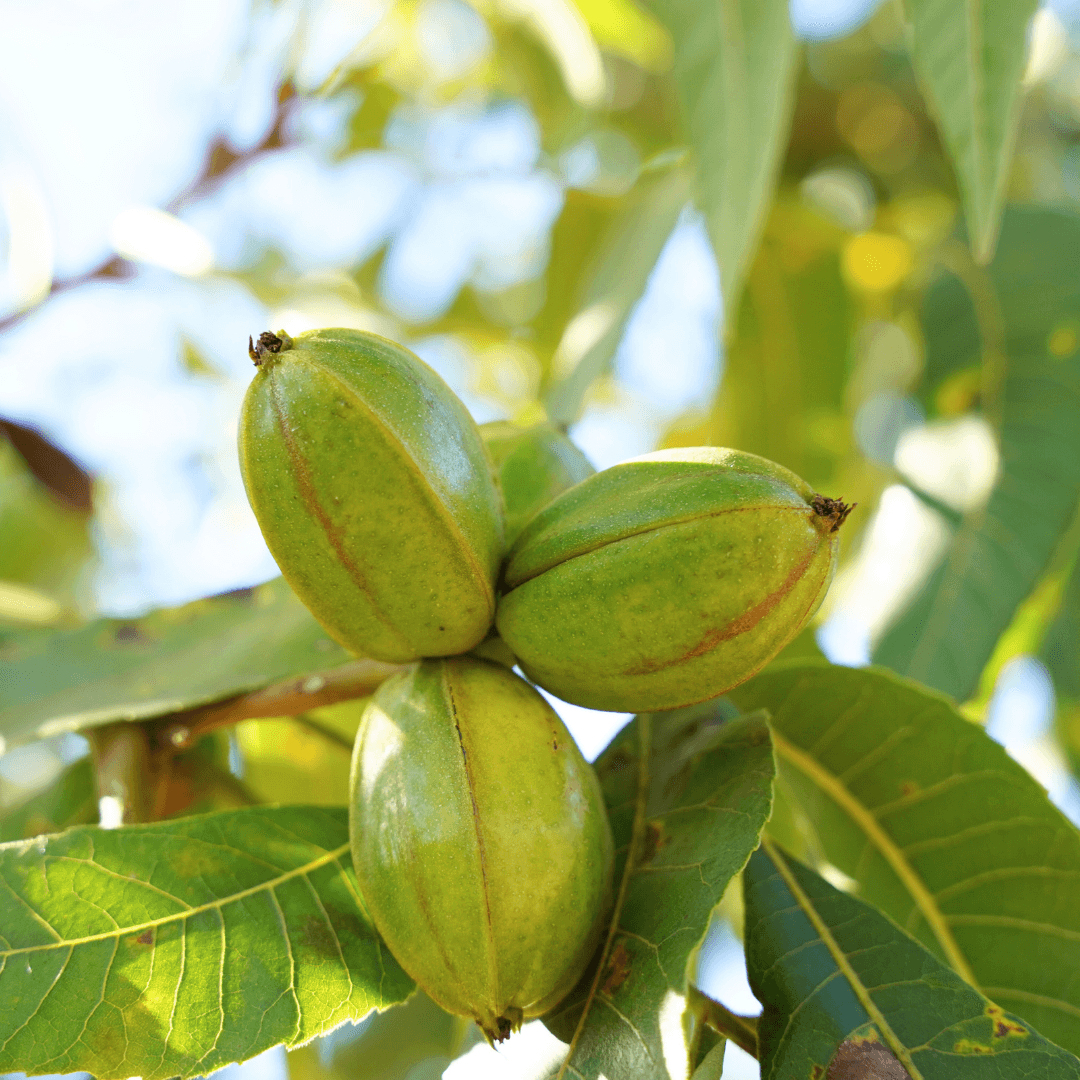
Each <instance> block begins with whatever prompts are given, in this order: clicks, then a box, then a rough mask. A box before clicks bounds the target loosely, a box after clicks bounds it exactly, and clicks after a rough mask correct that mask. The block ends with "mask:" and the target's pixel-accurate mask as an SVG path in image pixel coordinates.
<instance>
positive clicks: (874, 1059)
mask: <svg viewBox="0 0 1080 1080" xmlns="http://www.w3.org/2000/svg"><path fill="white" fill-rule="evenodd" d="M827 1078H828V1080H911V1078H910V1077H909V1076H908V1071H907V1069H905V1068H904V1066H903V1065H901V1064H900V1062H899V1061H898V1060H897V1059H896V1057H895V1055H894V1054H893V1053H892V1052H891V1051H890V1050H889V1049H887V1048H886V1047H884V1046H882V1045H881V1043H879V1042H872V1041H868V1040H858V1039H845V1040H844V1041H843V1042H842V1043H841V1044H840V1045H839V1046H838V1047H837V1048H836V1053H835V1054H834V1055H833V1059H832V1061H831V1062H829V1071H828V1074H827Z"/></svg>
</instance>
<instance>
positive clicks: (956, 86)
mask: <svg viewBox="0 0 1080 1080" xmlns="http://www.w3.org/2000/svg"><path fill="white" fill-rule="evenodd" d="M1037 7H1038V0H907V12H908V17H909V19H910V21H911V63H912V66H913V67H914V68H915V74H916V76H917V77H918V79H919V82H920V85H921V88H922V92H923V96H924V97H925V98H926V100H927V103H928V104H929V106H930V110H931V112H932V113H933V114H934V116H935V118H936V120H937V125H938V128H939V130H940V132H941V136H942V141H943V142H944V144H945V146H946V148H947V149H948V151H949V154H950V156H951V157H952V160H953V167H954V168H955V169H956V175H957V179H958V180H959V184H960V192H961V195H962V198H963V204H964V212H965V214H966V216H967V220H968V231H969V233H970V234H971V241H972V250H973V251H974V253H975V257H976V259H977V260H978V261H979V262H988V261H989V260H990V256H991V255H992V254H993V252H994V240H995V238H996V236H997V228H998V219H999V217H1000V214H1001V208H1002V205H1003V204H1004V201H1005V189H1006V185H1007V181H1008V176H1009V166H1010V164H1011V161H1012V152H1013V145H1014V143H1015V141H1016V126H1017V122H1018V120H1019V119H1020V77H1021V76H1022V75H1023V73H1024V63H1025V60H1026V57H1027V27H1028V23H1029V22H1030V21H1031V17H1032V15H1034V14H1035V9H1036V8H1037Z"/></svg>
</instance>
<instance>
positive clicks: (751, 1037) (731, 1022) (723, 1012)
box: [687, 986, 758, 1058]
mask: <svg viewBox="0 0 1080 1080" xmlns="http://www.w3.org/2000/svg"><path fill="white" fill-rule="evenodd" d="M687 1004H688V1006H689V1007H690V1008H691V1009H692V1010H693V1011H694V1012H695V1013H697V1015H698V1016H700V1017H701V1019H702V1020H704V1021H705V1023H706V1024H708V1025H709V1027H711V1028H712V1029H713V1031H716V1032H718V1033H719V1034H720V1035H723V1036H724V1038H725V1039H730V1040H731V1041H732V1042H733V1043H734V1044H735V1045H736V1046H737V1047H739V1048H740V1049H741V1050H745V1051H746V1052H747V1053H748V1054H749V1055H750V1056H751V1057H753V1058H757V1056H758V1041H757V1017H756V1016H741V1015H740V1014H739V1013H734V1012H732V1011H731V1010H730V1009H729V1008H727V1007H726V1006H725V1005H721V1004H720V1002H719V1001H714V1000H713V999H712V998H711V997H709V996H708V994H703V993H702V992H701V991H700V990H699V989H698V988H697V987H696V986H691V987H690V992H689V994H688V995H687Z"/></svg>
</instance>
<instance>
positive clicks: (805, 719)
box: [731, 664, 1080, 1051]
mask: <svg viewBox="0 0 1080 1080" xmlns="http://www.w3.org/2000/svg"><path fill="white" fill-rule="evenodd" d="M731 698H732V700H734V701H735V702H736V704H738V705H739V706H741V707H742V708H744V709H747V710H750V709H760V708H767V709H768V710H769V712H770V715H771V717H772V724H773V739H774V742H775V746H776V754H777V785H776V791H777V807H778V813H777V815H776V818H777V819H779V820H780V821H781V822H783V821H785V819H786V820H787V821H789V822H791V821H794V822H795V825H793V826H788V830H787V831H786V833H782V834H780V835H781V836H782V838H783V840H784V842H785V843H790V844H794V843H795V842H797V829H798V823H799V822H801V823H802V826H803V829H802V832H803V836H804V837H805V847H804V848H803V851H805V853H806V854H807V855H808V856H809V857H813V858H815V859H820V860H824V861H827V862H828V863H831V864H832V865H833V866H835V867H838V868H839V869H840V870H841V871H843V873H845V874H847V875H848V876H849V877H851V878H853V879H854V880H855V881H856V882H857V883H858V889H859V895H860V896H862V897H863V898H864V899H866V900H868V901H870V902H871V903H873V904H876V905H877V906H878V907H879V908H881V910H882V911H884V912H885V914H886V915H888V916H889V917H890V918H892V919H894V920H895V921H896V922H897V923H898V924H899V925H900V926H901V927H903V928H904V929H905V930H906V931H907V932H908V933H911V934H913V935H914V936H915V937H916V938H918V940H919V941H921V942H922V943H923V945H925V946H926V947H927V948H929V949H930V950H931V951H932V952H933V953H934V954H935V955H936V956H937V957H938V958H939V959H941V960H943V961H945V962H946V963H948V964H950V965H951V966H952V967H953V968H954V969H955V970H956V971H958V972H959V973H960V974H961V975H963V976H965V977H966V978H967V979H968V981H969V982H971V983H972V984H974V985H978V986H979V987H980V988H981V990H982V991H983V992H984V993H985V994H986V995H987V996H988V997H990V998H992V999H993V1000H994V1001H996V1002H998V1003H999V1004H1001V1005H1003V1006H1004V1007H1006V1008H1008V1009H1011V1010H1013V1011H1014V1012H1016V1013H1018V1014H1020V1015H1021V1016H1023V1017H1024V1018H1025V1020H1027V1021H1029V1022H1030V1023H1032V1024H1034V1025H1035V1026H1036V1027H1037V1028H1038V1029H1039V1030H1040V1031H1041V1032H1043V1033H1044V1034H1045V1035H1046V1036H1047V1037H1048V1038H1051V1039H1053V1040H1054V1041H1055V1042H1056V1043H1059V1044H1060V1045H1061V1046H1064V1047H1065V1048H1066V1049H1067V1050H1070V1051H1077V1050H1080V978H1078V977H1077V972H1078V971H1080V832H1078V831H1077V829H1076V828H1075V827H1074V826H1073V825H1072V824H1071V823H1070V822H1069V821H1068V820H1067V819H1066V818H1065V817H1064V816H1063V815H1062V814H1061V813H1060V811H1058V810H1057V808H1056V807H1054V806H1053V805H1052V804H1051V803H1050V801H1049V800H1048V799H1047V797H1046V792H1045V791H1044V790H1043V789H1042V788H1041V787H1040V786H1039V784H1038V783H1036V782H1035V780H1033V779H1032V778H1031V776H1029V775H1028V773H1027V772H1025V771H1024V769H1023V768H1021V766H1020V765H1018V764H1017V763H1016V762H1014V761H1013V760H1012V759H1011V758H1010V757H1009V756H1008V755H1007V754H1006V753H1005V751H1004V749H1002V747H1000V746H999V745H998V744H997V743H995V742H994V741H993V740H992V739H991V738H989V736H987V735H986V733H985V732H984V731H983V730H982V728H980V727H978V726H976V725H974V724H971V723H969V722H968V721H966V720H965V719H964V718H963V717H962V716H960V714H959V713H958V712H957V711H956V709H955V708H954V707H953V706H952V705H950V703H949V702H948V701H947V700H946V699H944V698H942V697H940V696H939V695H937V694H933V693H931V692H929V691H927V690H925V689H923V688H921V687H919V686H917V685H914V684H912V683H909V682H906V681H904V680H902V679H899V678H897V677H896V676H895V675H893V674H891V673H890V672H885V671H875V670H872V669H863V670H853V669H851V668H842V667H829V666H827V665H821V664H793V665H790V666H784V667H781V668H778V669H774V670H773V671H771V672H767V673H765V674H763V675H759V676H758V677H757V678H755V679H752V680H751V681H750V682H748V683H746V684H745V685H744V686H741V687H739V688H738V689H737V690H735V691H733V693H732V694H731Z"/></svg>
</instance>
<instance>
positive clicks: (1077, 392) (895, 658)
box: [874, 207, 1080, 701]
mask: <svg viewBox="0 0 1080 1080" xmlns="http://www.w3.org/2000/svg"><path fill="white" fill-rule="evenodd" d="M1078 247H1080V217H1077V216H1076V215H1074V214H1069V213H1064V212H1059V211H1055V210H1046V209H1042V208H1038V207H1025V208H1019V207H1018V208H1015V209H1010V210H1009V212H1008V213H1007V214H1006V216H1005V220H1004V223H1003V226H1002V232H1001V242H1000V244H999V245H998V253H997V257H996V258H995V260H994V263H993V265H992V266H991V267H990V271H989V275H988V280H987V281H986V282H983V283H982V284H983V285H984V286H985V288H982V289H981V290H980V291H979V292H978V293H977V295H975V296H974V297H969V296H968V295H967V294H966V293H965V291H964V289H963V287H962V286H961V285H960V283H959V282H958V281H957V279H956V278H954V277H951V276H946V277H944V278H943V279H941V280H940V281H939V282H937V283H936V284H935V285H934V286H933V287H932V289H931V291H930V293H929V294H928V296H927V300H926V305H925V307H924V313H923V331H924V334H925V337H926V344H927V355H928V357H931V358H935V357H940V355H941V354H942V353H948V352H949V350H953V352H952V354H951V355H952V357H953V358H954V360H955V364H956V366H957V367H963V366H966V365H967V364H968V363H970V362H971V361H972V360H973V359H977V357H971V356H970V355H968V350H969V349H970V348H971V347H972V344H973V343H975V342H979V341H981V342H982V345H983V348H984V350H986V352H987V356H988V360H987V363H988V365H990V367H991V370H989V371H988V372H987V374H986V376H985V378H984V382H986V383H987V384H988V385H990V384H992V383H993V382H994V380H995V378H996V376H997V368H998V365H1000V366H1001V388H1000V398H999V400H998V401H991V402H988V406H989V408H990V409H991V412H992V415H994V414H996V415H999V416H1000V433H999V434H1000V450H1001V465H1000V471H999V476H998V480H997V483H996V484H995V487H994V489H993V491H992V493H991V495H990V499H989V501H988V503H987V504H986V506H985V507H984V508H982V509H980V510H976V511H974V512H972V513H971V514H969V515H968V516H967V517H966V518H965V519H964V521H963V524H962V525H961V527H960V529H959V531H958V532H957V533H956V535H955V537H954V538H953V541H952V544H951V546H950V549H949V551H948V555H947V558H946V560H945V562H944V563H943V564H942V565H941V566H940V567H939V568H938V569H937V570H936V571H935V572H934V574H932V575H931V577H930V580H929V581H928V583H927V585H926V586H925V588H924V589H923V590H922V591H921V593H920V594H919V596H918V597H917V598H916V600H915V602H914V603H913V604H912V606H911V607H910V608H909V610H908V611H907V612H905V613H904V614H903V615H902V616H901V617H900V619H899V620H898V621H897V622H896V623H895V625H893V626H892V627H891V628H890V629H889V631H888V632H887V633H886V634H885V636H884V638H883V639H882V640H881V642H880V644H879V645H878V647H877V650H876V651H875V653H874V660H875V662H876V663H881V664H885V665H887V666H888V667H891V668H893V669H894V670H895V671H899V672H900V673H901V674H903V675H909V676H911V677H912V678H914V679H918V680H919V681H920V682H924V683H927V684H928V685H930V686H933V687H934V688H935V689H938V690H942V691H944V692H945V693H947V694H951V695H952V696H953V697H955V698H956V699H957V700H958V701H964V700H966V699H967V698H969V697H971V696H972V694H974V693H975V690H976V689H977V687H978V683H979V676H980V674H981V672H982V670H983V668H984V666H985V665H986V663H987V661H988V660H989V659H990V656H991V654H992V652H993V650H994V646H995V644H996V643H997V640H998V638H999V637H1000V636H1001V634H1002V633H1003V632H1004V630H1005V629H1006V627H1007V626H1008V625H1009V623H1010V621H1011V620H1012V617H1013V614H1014V613H1015V611H1016V608H1017V607H1018V605H1019V604H1020V603H1021V602H1022V601H1023V600H1024V599H1025V598H1026V597H1027V596H1028V595H1029V594H1030V593H1031V591H1032V589H1033V588H1034V587H1035V585H1036V583H1037V582H1038V580H1039V578H1040V577H1041V576H1042V575H1043V573H1044V572H1045V571H1046V569H1047V567H1048V565H1049V564H1050V561H1051V559H1052V557H1053V555H1054V552H1055V549H1056V548H1057V546H1058V544H1059V543H1060V542H1061V540H1062V538H1063V536H1064V535H1065V533H1066V531H1067V529H1068V527H1069V525H1070V523H1071V522H1072V520H1073V518H1074V515H1075V513H1076V509H1077V505H1078V503H1080V351H1078V344H1077V343H1078V342H1080V338H1078V337H1077V334H1076V326H1075V318H1076V315H1075V313H1076V311H1077V310H1080V264H1077V261H1076V251H1077V250H1078ZM950 298H951V300H950ZM973 301H974V303H973ZM976 320H977V322H976ZM973 324H974V325H973ZM1070 334H1071V336H1070ZM994 337H999V338H1000V340H987V339H988V338H994ZM942 366H943V364H942V362H941V361H940V360H937V359H935V367H936V368H940V367H942Z"/></svg>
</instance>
